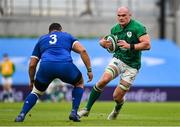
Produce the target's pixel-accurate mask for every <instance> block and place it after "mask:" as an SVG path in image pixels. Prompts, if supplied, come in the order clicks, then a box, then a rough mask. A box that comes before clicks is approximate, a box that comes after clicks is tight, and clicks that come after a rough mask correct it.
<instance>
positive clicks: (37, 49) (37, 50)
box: [31, 43, 41, 59]
mask: <svg viewBox="0 0 180 127" xmlns="http://www.w3.org/2000/svg"><path fill="white" fill-rule="evenodd" d="M31 57H37V58H38V59H40V58H41V52H40V47H39V43H37V44H36V45H35V47H34V50H33V52H32V56H31Z"/></svg>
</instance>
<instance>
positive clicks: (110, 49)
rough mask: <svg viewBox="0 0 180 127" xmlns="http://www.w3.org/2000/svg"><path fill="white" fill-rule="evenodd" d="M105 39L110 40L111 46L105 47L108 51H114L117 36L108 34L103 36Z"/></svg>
mask: <svg viewBox="0 0 180 127" xmlns="http://www.w3.org/2000/svg"><path fill="white" fill-rule="evenodd" d="M105 39H106V40H108V41H111V42H112V46H111V47H109V48H107V51H108V52H110V53H113V52H115V50H116V48H117V45H116V44H117V41H118V39H117V36H115V35H113V34H109V35H107V36H106V37H105Z"/></svg>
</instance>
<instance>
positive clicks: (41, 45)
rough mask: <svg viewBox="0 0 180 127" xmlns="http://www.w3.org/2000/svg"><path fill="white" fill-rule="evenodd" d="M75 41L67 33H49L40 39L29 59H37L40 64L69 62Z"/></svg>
mask: <svg viewBox="0 0 180 127" xmlns="http://www.w3.org/2000/svg"><path fill="white" fill-rule="evenodd" d="M75 41H77V39H76V38H74V37H73V36H72V35H71V34H69V33H66V32H59V31H55V32H51V33H49V34H46V35H43V36H41V37H40V39H39V40H38V43H37V44H36V46H35V47H34V50H33V53H32V56H31V57H37V58H38V59H41V62H43V61H50V62H51V61H52V62H53V61H57V62H71V61H72V57H71V50H72V45H73V43H74V42H75Z"/></svg>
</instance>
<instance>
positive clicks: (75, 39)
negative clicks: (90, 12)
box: [70, 35, 78, 43]
mask: <svg viewBox="0 0 180 127" xmlns="http://www.w3.org/2000/svg"><path fill="white" fill-rule="evenodd" d="M70 37H71V40H72V43H74V42H75V41H77V40H78V39H77V38H75V37H73V36H72V35H70Z"/></svg>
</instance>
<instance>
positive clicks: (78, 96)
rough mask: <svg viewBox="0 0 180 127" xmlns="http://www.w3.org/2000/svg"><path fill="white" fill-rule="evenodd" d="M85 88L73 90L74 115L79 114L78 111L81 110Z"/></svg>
mask: <svg viewBox="0 0 180 127" xmlns="http://www.w3.org/2000/svg"><path fill="white" fill-rule="evenodd" d="M83 91H84V90H83V88H81V87H74V89H73V90H72V112H71V113H73V114H77V110H78V108H79V105H80V102H81V98H82V95H83Z"/></svg>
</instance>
